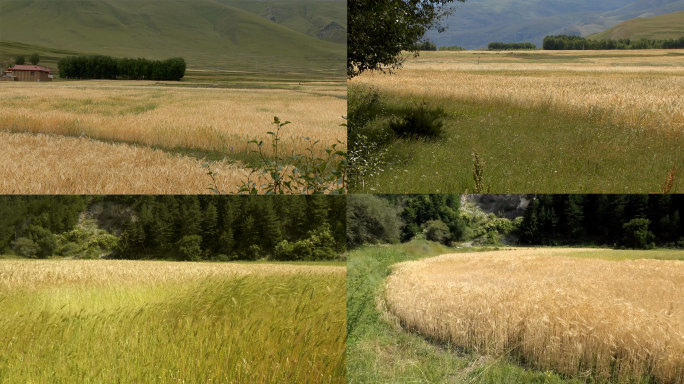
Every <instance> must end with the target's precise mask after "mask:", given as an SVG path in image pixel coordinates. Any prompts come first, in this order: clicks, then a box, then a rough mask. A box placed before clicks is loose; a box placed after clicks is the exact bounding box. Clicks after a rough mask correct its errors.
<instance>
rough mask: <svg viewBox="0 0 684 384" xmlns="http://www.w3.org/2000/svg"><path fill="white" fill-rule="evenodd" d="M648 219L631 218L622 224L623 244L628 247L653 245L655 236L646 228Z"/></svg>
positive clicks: (651, 246) (647, 247)
mask: <svg viewBox="0 0 684 384" xmlns="http://www.w3.org/2000/svg"><path fill="white" fill-rule="evenodd" d="M649 224H651V221H650V220H649V219H641V218H638V219H632V220H630V221H629V222H627V223H625V224H623V225H622V229H623V231H624V240H623V244H624V245H625V246H626V247H628V248H635V249H650V248H653V247H654V244H653V240H654V238H655V236H653V233H652V232H651V231H649V230H648V226H649Z"/></svg>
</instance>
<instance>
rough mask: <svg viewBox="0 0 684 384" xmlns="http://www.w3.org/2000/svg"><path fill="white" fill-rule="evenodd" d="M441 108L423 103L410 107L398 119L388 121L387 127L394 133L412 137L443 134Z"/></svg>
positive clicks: (435, 136) (436, 136)
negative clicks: (430, 107)
mask: <svg viewBox="0 0 684 384" xmlns="http://www.w3.org/2000/svg"><path fill="white" fill-rule="evenodd" d="M443 116H444V111H442V110H441V109H439V108H438V109H429V108H428V107H427V105H426V104H425V103H423V104H421V105H419V106H418V107H417V108H413V109H410V110H409V111H407V112H406V114H405V115H404V116H403V117H402V118H399V119H396V118H395V119H393V120H392V121H390V124H389V127H390V129H391V130H392V131H393V132H394V134H395V135H397V136H399V137H404V138H412V139H420V138H423V139H435V138H438V137H440V136H442V134H443V129H442V117H443Z"/></svg>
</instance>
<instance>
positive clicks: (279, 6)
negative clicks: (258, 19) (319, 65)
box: [219, 0, 347, 44]
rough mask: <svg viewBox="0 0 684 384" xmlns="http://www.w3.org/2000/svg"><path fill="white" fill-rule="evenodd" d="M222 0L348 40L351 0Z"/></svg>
mask: <svg viewBox="0 0 684 384" xmlns="http://www.w3.org/2000/svg"><path fill="white" fill-rule="evenodd" d="M219 1H220V2H222V3H224V4H227V5H231V6H234V7H236V8H240V9H244V10H246V11H249V12H252V13H254V14H257V15H259V16H262V17H265V18H267V19H268V20H271V21H273V22H275V23H278V24H280V25H283V26H285V27H288V28H290V29H292V30H295V31H297V32H301V33H305V34H307V35H309V36H312V37H315V38H318V39H321V40H326V41H331V42H334V43H338V44H346V42H347V2H346V1H344V0H294V1H292V0H266V1H254V0H219Z"/></svg>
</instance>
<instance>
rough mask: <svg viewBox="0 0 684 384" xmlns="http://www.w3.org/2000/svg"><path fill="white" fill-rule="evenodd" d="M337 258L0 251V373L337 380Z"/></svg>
mask: <svg viewBox="0 0 684 384" xmlns="http://www.w3.org/2000/svg"><path fill="white" fill-rule="evenodd" d="M345 283H346V278H345V268H344V267H342V266H340V267H333V266H322V267H318V266H306V265H283V264H279V265H275V264H220V263H174V262H157V261H105V260H94V261H80V260H79V261H77V260H48V261H32V260H13V261H0V304H1V305H0V329H2V330H3V332H0V345H2V348H0V381H2V382H11V383H27V382H36V383H44V382H45V383H47V382H50V383H67V382H74V381H76V382H82V383H118V382H137V383H143V382H159V383H170V382H188V383H209V382H221V383H238V382H249V383H284V382H316V383H344V382H345V377H344V346H345V329H346V324H345V319H346V313H345V297H346V293H345Z"/></svg>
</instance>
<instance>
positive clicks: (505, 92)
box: [358, 50, 684, 135]
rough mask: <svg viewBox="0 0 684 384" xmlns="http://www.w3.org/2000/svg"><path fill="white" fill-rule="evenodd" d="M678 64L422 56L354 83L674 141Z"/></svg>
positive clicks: (565, 55) (680, 112) (669, 54)
mask: <svg viewBox="0 0 684 384" xmlns="http://www.w3.org/2000/svg"><path fill="white" fill-rule="evenodd" d="M649 51H651V50H649ZM683 59H684V50H675V52H673V51H671V50H659V51H654V52H643V51H641V52H633V51H630V52H629V53H620V54H615V53H614V52H611V51H603V52H601V51H592V52H591V54H589V55H587V54H586V53H584V52H580V53H578V51H558V52H552V53H550V52H543V53H537V52H515V53H511V52H505V53H502V52H488V51H483V52H477V51H476V52H467V53H466V52H437V53H428V52H424V53H421V56H419V57H418V58H417V59H412V60H410V61H408V62H407V63H406V65H405V66H404V68H402V69H401V70H399V71H397V72H396V74H394V75H389V76H388V75H382V74H367V75H364V76H361V77H360V78H359V79H358V81H359V82H360V83H366V84H372V85H373V86H375V87H378V88H379V89H380V90H386V91H391V92H392V93H393V94H395V95H397V96H407V97H422V96H426V97H430V98H434V97H436V98H449V99H451V100H453V101H460V100H467V101H476V102H482V103H493V104H502V103H505V104H515V105H517V106H524V107H530V108H537V107H540V106H548V107H551V108H553V109H555V110H558V111H562V112H563V113H567V114H572V115H582V116H586V117H587V118H592V117H593V116H596V118H597V119H605V121H607V122H611V123H618V124H623V125H626V126H629V127H631V128H633V129H656V130H657V131H655V132H654V133H656V134H661V135H681V134H682V132H684V94H682V92H681V90H682V89H684V60H683ZM477 60H479V61H480V64H477V62H476V61H477Z"/></svg>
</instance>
